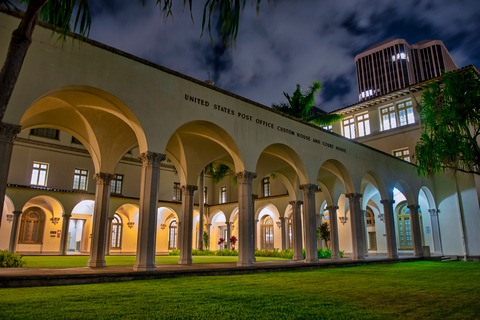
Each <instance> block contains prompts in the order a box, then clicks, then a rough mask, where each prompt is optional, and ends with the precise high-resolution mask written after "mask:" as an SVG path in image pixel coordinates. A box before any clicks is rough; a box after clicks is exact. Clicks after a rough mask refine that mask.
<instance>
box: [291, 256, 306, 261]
mask: <svg viewBox="0 0 480 320" xmlns="http://www.w3.org/2000/svg"><path fill="white" fill-rule="evenodd" d="M293 260H294V261H302V260H305V258H304V257H303V256H300V257H295V256H294V257H293Z"/></svg>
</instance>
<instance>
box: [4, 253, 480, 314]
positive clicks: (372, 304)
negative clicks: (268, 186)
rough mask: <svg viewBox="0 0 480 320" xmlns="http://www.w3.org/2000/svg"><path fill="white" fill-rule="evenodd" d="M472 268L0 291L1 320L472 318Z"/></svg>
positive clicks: (479, 284)
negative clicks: (16, 319)
mask: <svg viewBox="0 0 480 320" xmlns="http://www.w3.org/2000/svg"><path fill="white" fill-rule="evenodd" d="M479 301H480V263H476V262H469V263H465V262H423V261H422V262H408V263H397V264H383V265H370V266H361V267H350V268H331V269H317V270H308V271H291V272H279V273H262V274H250V275H234V276H216V277H185V278H175V279H159V280H149V281H132V282H118V283H106V284H92V285H77V286H63V287H41V288H18V289H0V310H2V311H1V312H2V318H4V319H14V318H18V319H59V318H61V319H104V318H105V319H117V318H121V319H137V318H157V319H187V318H189V319H276V320H278V319H424V318H432V319H478V318H479V315H480V303H478V302H479Z"/></svg>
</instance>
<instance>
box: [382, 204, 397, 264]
mask: <svg viewBox="0 0 480 320" xmlns="http://www.w3.org/2000/svg"><path fill="white" fill-rule="evenodd" d="M380 203H381V204H383V219H384V220H385V234H386V235H387V259H398V253H397V237H396V235H395V218H394V216H393V204H394V203H395V200H392V199H383V200H380Z"/></svg>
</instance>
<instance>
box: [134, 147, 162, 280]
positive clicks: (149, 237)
mask: <svg viewBox="0 0 480 320" xmlns="http://www.w3.org/2000/svg"><path fill="white" fill-rule="evenodd" d="M165 158H166V156H165V155H164V154H161V153H155V152H148V151H147V152H144V153H141V154H140V155H138V159H139V160H140V161H141V162H142V173H141V177H140V200H139V209H138V214H139V218H138V235H137V257H136V261H135V265H134V266H133V270H134V271H153V270H155V269H156V268H157V266H156V265H155V248H156V241H157V207H158V189H159V183H160V164H161V163H162V161H163V160H165Z"/></svg>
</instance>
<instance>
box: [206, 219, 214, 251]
mask: <svg viewBox="0 0 480 320" xmlns="http://www.w3.org/2000/svg"><path fill="white" fill-rule="evenodd" d="M211 226H212V224H211V223H206V224H205V228H206V231H205V232H207V234H208V243H206V244H205V246H206V248H205V249H209V250H211V249H210V242H211V241H212V239H211V237H210V227H211Z"/></svg>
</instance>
